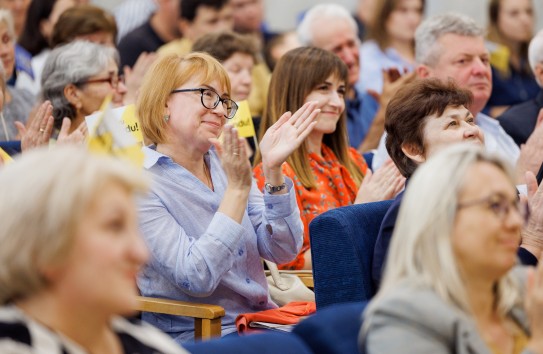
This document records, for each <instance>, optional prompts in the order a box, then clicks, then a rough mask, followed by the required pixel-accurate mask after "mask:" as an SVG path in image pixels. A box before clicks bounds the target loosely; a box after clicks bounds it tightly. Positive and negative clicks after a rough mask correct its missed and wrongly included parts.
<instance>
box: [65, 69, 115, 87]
mask: <svg viewBox="0 0 543 354" xmlns="http://www.w3.org/2000/svg"><path fill="white" fill-rule="evenodd" d="M100 82H108V83H109V85H110V86H111V88H112V89H114V90H116V89H117V87H119V84H120V83H121V82H124V75H123V74H120V75H119V74H117V73H115V72H113V71H111V72H110V73H109V75H108V77H104V78H102V79H89V80H83V81H78V82H76V83H75V85H76V86H80V85H86V84H95V83H100Z"/></svg>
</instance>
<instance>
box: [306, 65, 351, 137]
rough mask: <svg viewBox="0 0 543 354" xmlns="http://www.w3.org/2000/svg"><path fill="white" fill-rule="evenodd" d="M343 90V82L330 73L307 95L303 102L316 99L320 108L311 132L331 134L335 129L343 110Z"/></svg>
mask: <svg viewBox="0 0 543 354" xmlns="http://www.w3.org/2000/svg"><path fill="white" fill-rule="evenodd" d="M345 90H346V88H345V82H344V81H343V80H340V79H338V78H337V77H336V76H335V75H330V76H329V77H328V78H327V79H326V80H325V81H324V82H322V83H320V84H318V85H317V87H315V88H314V89H313V91H311V92H310V93H309V95H307V97H306V99H305V102H309V101H317V102H318V105H317V108H319V109H320V110H321V112H320V113H319V115H318V116H317V118H316V121H317V125H316V126H315V128H314V129H313V131H312V132H311V134H319V135H322V134H331V133H333V132H334V131H335V130H336V126H337V122H338V121H339V119H340V118H341V114H342V113H343V111H344V110H345ZM305 102H304V103H305Z"/></svg>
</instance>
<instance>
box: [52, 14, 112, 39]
mask: <svg viewBox="0 0 543 354" xmlns="http://www.w3.org/2000/svg"><path fill="white" fill-rule="evenodd" d="M96 32H106V33H110V34H111V35H112V37H113V41H114V42H115V39H116V37H117V24H116V23H115V18H114V17H113V15H111V14H110V13H108V12H107V11H105V10H103V9H102V8H100V7H97V6H93V5H78V6H74V7H72V8H69V9H68V10H66V11H64V12H63V13H62V15H60V17H59V18H58V21H57V23H56V24H55V27H54V28H53V34H52V35H51V43H50V44H51V48H54V47H56V46H58V45H60V44H64V43H68V42H71V41H73V40H74V39H75V38H77V37H78V36H84V35H88V34H92V33H96Z"/></svg>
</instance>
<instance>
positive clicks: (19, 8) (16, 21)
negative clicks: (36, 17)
mask: <svg viewBox="0 0 543 354" xmlns="http://www.w3.org/2000/svg"><path fill="white" fill-rule="evenodd" d="M30 1H31V0H0V8H2V9H6V10H8V11H9V12H11V15H12V16H13V26H14V27H13V28H14V31H15V32H14V33H15V38H19V36H20V35H21V33H22V32H23V28H24V26H25V23H26V16H27V12H28V7H29V6H30Z"/></svg>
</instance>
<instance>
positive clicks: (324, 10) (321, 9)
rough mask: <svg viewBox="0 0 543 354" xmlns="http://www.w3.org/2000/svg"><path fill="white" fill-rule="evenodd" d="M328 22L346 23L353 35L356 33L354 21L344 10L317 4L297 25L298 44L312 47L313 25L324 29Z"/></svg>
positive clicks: (336, 5)
mask: <svg viewBox="0 0 543 354" xmlns="http://www.w3.org/2000/svg"><path fill="white" fill-rule="evenodd" d="M330 20H336V21H346V22H347V23H348V24H350V25H351V27H352V28H353V31H355V33H356V32H357V31H358V27H357V25H356V22H355V20H354V19H353V17H352V16H351V14H350V13H349V11H347V9H346V8H344V7H343V6H341V5H338V4H331V3H329V4H319V5H315V6H313V7H312V8H310V9H309V10H308V11H307V12H306V13H305V15H304V18H303V19H302V21H301V22H300V24H299V25H298V28H297V30H296V32H297V34H298V40H299V41H300V44H301V45H303V46H310V45H313V35H314V33H313V31H314V29H315V26H314V24H318V25H319V26H320V27H324V28H326V24H327V23H329V22H330Z"/></svg>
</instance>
